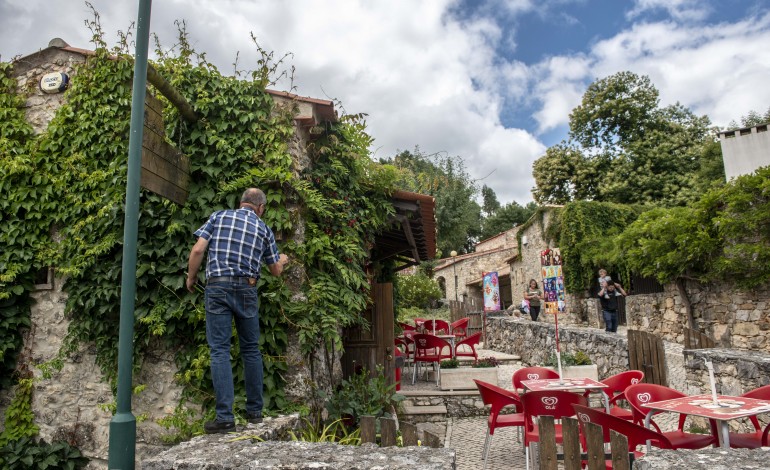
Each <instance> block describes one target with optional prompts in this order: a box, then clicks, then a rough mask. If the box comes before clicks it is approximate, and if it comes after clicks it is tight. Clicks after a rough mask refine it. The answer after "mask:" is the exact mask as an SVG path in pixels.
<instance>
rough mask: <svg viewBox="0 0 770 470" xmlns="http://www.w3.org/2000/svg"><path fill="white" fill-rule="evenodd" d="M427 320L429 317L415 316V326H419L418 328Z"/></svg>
mask: <svg viewBox="0 0 770 470" xmlns="http://www.w3.org/2000/svg"><path fill="white" fill-rule="evenodd" d="M426 321H428V319H427V318H415V319H414V326H415V327H417V328H418V329H419V328H420V327H422V325H423V324H424V323H425V322H426Z"/></svg>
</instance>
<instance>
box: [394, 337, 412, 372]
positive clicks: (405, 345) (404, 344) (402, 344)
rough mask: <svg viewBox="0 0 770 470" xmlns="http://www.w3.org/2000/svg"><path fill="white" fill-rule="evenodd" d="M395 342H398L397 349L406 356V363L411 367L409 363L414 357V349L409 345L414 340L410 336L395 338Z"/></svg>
mask: <svg viewBox="0 0 770 470" xmlns="http://www.w3.org/2000/svg"><path fill="white" fill-rule="evenodd" d="M393 342H394V343H395V344H396V350H398V351H400V352H401V355H402V356H404V365H405V366H406V367H409V364H410V363H411V361H412V359H413V358H414V350H413V349H412V348H410V347H409V345H410V344H412V341H411V340H409V339H408V338H404V339H401V338H395V339H394V340H393Z"/></svg>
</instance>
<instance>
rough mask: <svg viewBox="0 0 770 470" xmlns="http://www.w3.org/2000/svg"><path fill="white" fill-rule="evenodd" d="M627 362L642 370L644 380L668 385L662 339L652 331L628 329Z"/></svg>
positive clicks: (633, 368)
mask: <svg viewBox="0 0 770 470" xmlns="http://www.w3.org/2000/svg"><path fill="white" fill-rule="evenodd" d="M628 364H629V366H630V368H631V369H632V370H640V371H642V372H644V382H645V383H648V384H658V385H664V386H666V387H667V386H668V378H667V377H666V350H665V348H664V347H663V340H662V339H661V338H660V337H658V336H655V335H654V334H652V333H647V332H646V331H639V330H628Z"/></svg>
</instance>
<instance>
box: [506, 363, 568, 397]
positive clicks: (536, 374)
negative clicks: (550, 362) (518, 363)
mask: <svg viewBox="0 0 770 470" xmlns="http://www.w3.org/2000/svg"><path fill="white" fill-rule="evenodd" d="M558 378H559V373H558V372H556V371H555V370H552V369H546V368H545V367H523V368H521V369H519V370H517V371H516V372H514V373H513V377H511V381H512V382H513V389H514V390H516V392H518V391H519V390H522V391H523V389H524V386H523V385H522V384H521V382H522V381H523V380H539V379H558Z"/></svg>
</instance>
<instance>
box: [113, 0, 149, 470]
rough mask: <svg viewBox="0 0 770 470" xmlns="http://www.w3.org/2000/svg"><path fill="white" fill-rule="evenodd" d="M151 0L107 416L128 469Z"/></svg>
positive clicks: (140, 35)
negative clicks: (113, 394) (114, 383)
mask: <svg viewBox="0 0 770 470" xmlns="http://www.w3.org/2000/svg"><path fill="white" fill-rule="evenodd" d="M151 9H152V0H139V13H138V18H137V28H136V54H135V56H134V57H135V58H134V85H133V90H132V96H131V130H130V132H129V140H128V180H127V183H126V215H125V223H124V227H123V271H122V282H121V290H120V334H119V338H118V402H117V412H116V413H115V416H113V418H112V421H110V449H109V460H108V466H109V468H110V469H122V470H125V469H133V468H134V466H135V453H136V418H134V415H133V414H132V413H131V389H132V386H131V385H132V380H131V369H132V364H133V352H134V345H133V342H134V297H135V295H136V257H137V255H136V244H137V237H138V232H139V178H140V176H141V170H142V134H143V126H144V98H145V94H146V87H147V49H148V45H149V41H150V11H151Z"/></svg>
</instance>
